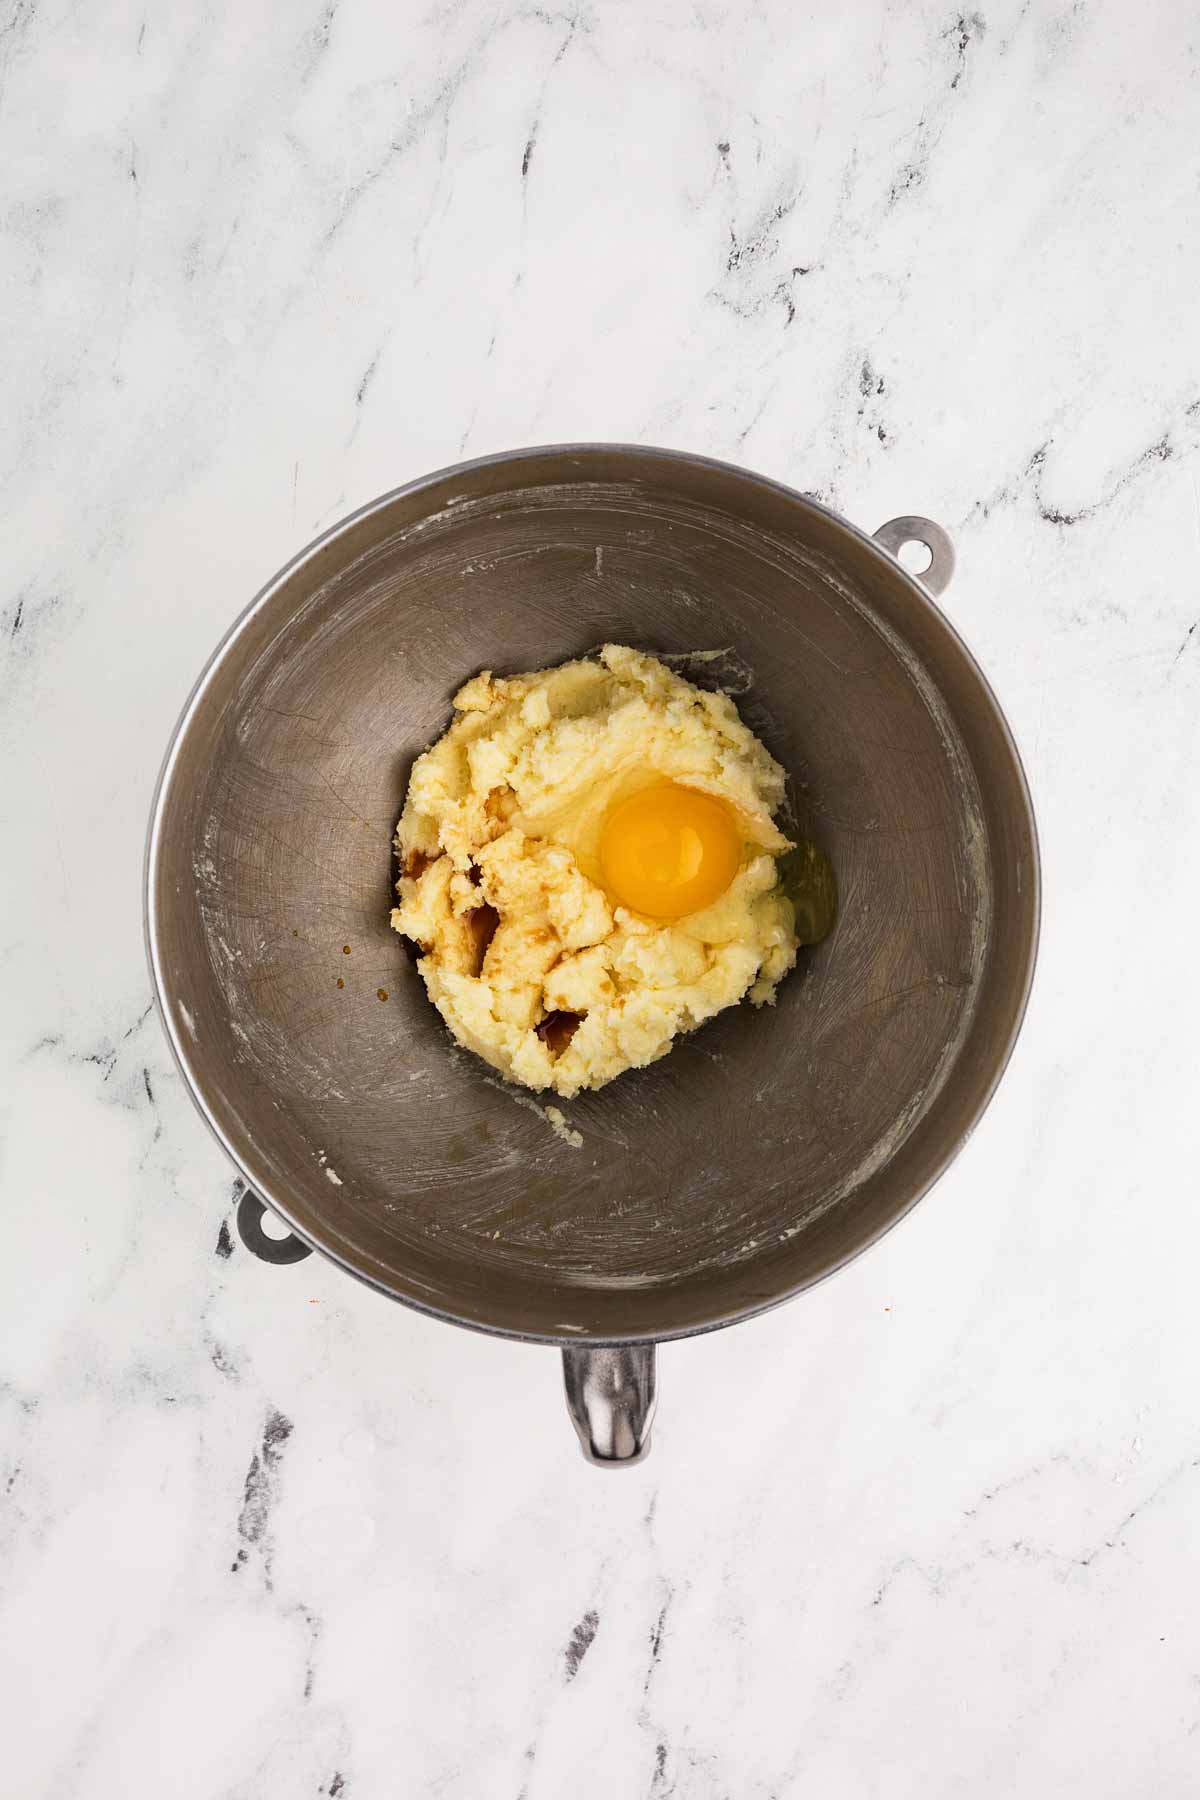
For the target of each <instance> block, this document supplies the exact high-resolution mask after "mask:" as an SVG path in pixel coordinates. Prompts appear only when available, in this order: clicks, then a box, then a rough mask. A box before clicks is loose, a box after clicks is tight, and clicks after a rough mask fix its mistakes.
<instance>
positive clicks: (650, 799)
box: [600, 781, 742, 919]
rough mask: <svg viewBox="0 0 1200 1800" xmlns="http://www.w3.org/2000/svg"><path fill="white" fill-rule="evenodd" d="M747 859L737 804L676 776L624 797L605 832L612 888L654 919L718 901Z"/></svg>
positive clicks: (603, 853)
mask: <svg viewBox="0 0 1200 1800" xmlns="http://www.w3.org/2000/svg"><path fill="white" fill-rule="evenodd" d="M741 860H742V838H741V833H740V832H739V830H738V826H737V822H736V820H735V819H734V816H733V814H732V813H731V812H730V811H729V808H728V807H726V806H723V805H722V804H721V802H720V801H719V800H714V799H713V798H712V796H711V795H710V794H702V793H701V792H700V790H699V789H698V788H690V787H681V786H680V785H679V783H678V782H674V781H660V782H656V783H655V784H654V786H653V787H647V788H642V789H641V790H640V792H638V793H636V794H632V795H631V796H630V798H629V799H628V800H623V801H621V802H620V803H619V804H618V805H616V806H614V807H613V809H612V811H611V812H610V813H609V815H608V817H607V819H606V820H605V821H604V827H603V830H602V831H601V833H600V868H601V871H602V873H603V876H604V885H605V886H606V888H607V889H608V891H609V894H610V895H611V897H612V898H613V899H614V900H616V901H617V902H618V904H619V905H621V906H627V907H629V909H630V911H631V912H638V913H644V914H646V915H647V917H649V918H651V919H682V918H683V917H684V916H685V915H686V914H687V913H694V912H700V911H702V910H703V908H704V907H706V906H711V905H712V903H713V901H714V900H718V899H720V897H721V895H722V894H723V893H724V892H725V889H726V888H727V887H728V886H729V884H730V882H731V881H732V880H733V878H734V876H735V875H736V874H737V871H738V864H739V863H740V862H741Z"/></svg>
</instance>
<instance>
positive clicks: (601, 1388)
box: [562, 1344, 656, 1469]
mask: <svg viewBox="0 0 1200 1800" xmlns="http://www.w3.org/2000/svg"><path fill="white" fill-rule="evenodd" d="M655 1349H656V1346H655V1345H654V1344H566V1345H564V1346H563V1353H562V1354H563V1382H564V1384H565V1386H566V1390H567V1407H568V1410H569V1411H570V1414H571V1420H572V1423H573V1424H574V1426H575V1430H576V1431H577V1432H578V1434H579V1442H580V1444H581V1446H582V1448H583V1454H584V1456H585V1457H586V1458H587V1460H588V1462H590V1463H594V1464H595V1465H596V1467H597V1468H601V1469H625V1468H631V1467H632V1466H633V1464H634V1463H640V1462H642V1461H643V1460H644V1459H645V1457H647V1456H648V1455H649V1453H650V1421H651V1419H652V1418H653V1417H654V1401H655V1391H654V1382H655V1375H654V1352H655Z"/></svg>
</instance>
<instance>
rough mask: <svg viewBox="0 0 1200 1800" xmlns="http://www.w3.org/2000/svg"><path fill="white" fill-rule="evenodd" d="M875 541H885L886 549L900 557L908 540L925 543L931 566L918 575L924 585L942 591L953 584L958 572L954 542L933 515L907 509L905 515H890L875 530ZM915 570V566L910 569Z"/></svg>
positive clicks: (908, 542)
mask: <svg viewBox="0 0 1200 1800" xmlns="http://www.w3.org/2000/svg"><path fill="white" fill-rule="evenodd" d="M875 542H876V543H877V544H882V545H883V547H884V549H885V550H889V551H890V552H891V554H892V555H893V556H894V557H896V558H897V560H899V556H900V552H901V550H902V549H903V548H904V546H905V544H923V545H924V546H925V548H926V550H928V552H929V567H928V568H927V569H924V570H923V571H922V572H921V574H920V575H917V576H915V577H914V579H915V580H917V581H919V582H920V583H921V586H922V587H924V588H928V590H929V592H930V593H931V594H941V593H944V592H945V590H946V589H947V588H948V587H949V585H950V580H951V577H952V576H953V574H954V545H953V544H952V543H951V542H950V539H949V536H948V535H947V533H946V532H944V531H943V530H942V528H941V526H940V525H935V524H934V522H933V520H932V519H922V518H920V517H919V516H918V515H917V514H916V513H905V514H904V516H903V518H899V519H889V520H888V522H887V524H886V525H881V526H880V527H879V530H878V531H877V532H876V533H875ZM906 573H908V574H910V575H911V574H912V570H911V569H909V570H907V571H906Z"/></svg>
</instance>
